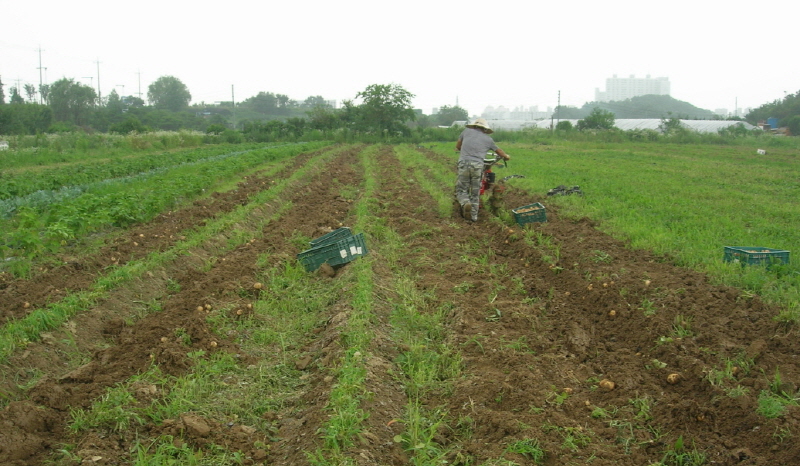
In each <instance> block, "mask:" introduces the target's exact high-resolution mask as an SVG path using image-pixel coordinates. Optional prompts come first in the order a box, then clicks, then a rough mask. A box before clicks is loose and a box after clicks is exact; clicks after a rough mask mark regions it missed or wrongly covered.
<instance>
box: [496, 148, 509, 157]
mask: <svg viewBox="0 0 800 466" xmlns="http://www.w3.org/2000/svg"><path fill="white" fill-rule="evenodd" d="M495 152H497V155H499V156H500V157H503V159H505V160H511V156H510V155H508V154H506V152H505V151H504V150H503V149H501V148H499V147H498V148H497V150H496V151H495Z"/></svg>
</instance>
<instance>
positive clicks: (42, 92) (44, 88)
mask: <svg viewBox="0 0 800 466" xmlns="http://www.w3.org/2000/svg"><path fill="white" fill-rule="evenodd" d="M49 95H50V85H49V84H42V85H41V86H39V96H40V97H41V98H42V102H47V99H48V96H49Z"/></svg>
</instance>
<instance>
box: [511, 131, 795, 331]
mask: <svg viewBox="0 0 800 466" xmlns="http://www.w3.org/2000/svg"><path fill="white" fill-rule="evenodd" d="M508 150H513V152H514V153H515V155H516V157H515V169H516V170H518V171H519V172H520V173H523V174H525V176H526V177H525V178H524V179H520V180H517V181H516V183H517V184H518V185H519V186H521V187H522V188H527V189H529V190H530V191H531V192H542V191H543V188H542V187H548V186H557V185H559V184H579V185H580V186H581V188H582V189H583V190H584V192H585V193H586V195H585V196H583V197H579V198H578V197H573V196H562V197H559V198H553V199H551V200H549V202H550V203H552V204H555V205H557V206H558V207H559V213H560V214H561V215H566V216H568V217H582V216H588V217H591V218H592V219H594V220H597V221H599V222H600V227H601V229H603V230H605V231H607V232H609V233H611V234H612V235H615V236H617V237H621V238H623V239H625V240H626V241H628V242H629V243H630V244H631V246H632V247H633V248H634V249H637V248H642V249H648V250H651V251H655V252H656V253H663V254H667V255H669V256H671V257H673V258H675V260H676V261H677V262H678V263H679V264H681V265H687V266H690V267H693V268H696V269H698V270H701V271H704V272H707V273H709V274H711V275H712V276H714V277H716V278H717V280H719V281H720V282H723V283H725V284H727V285H731V286H736V287H739V288H743V289H746V290H752V291H754V292H756V293H759V294H762V295H763V296H764V297H766V298H767V299H768V300H770V301H773V302H776V303H779V304H781V305H782V306H784V307H785V308H786V309H788V310H790V312H787V314H786V315H782V316H780V317H781V319H783V320H786V321H789V322H791V323H797V322H798V320H797V319H798V317H800V311H798V309H799V308H798V303H800V273H799V272H800V266H798V265H790V266H788V267H779V268H774V269H770V270H767V269H766V268H764V267H741V266H739V265H733V264H729V263H724V262H723V261H722V256H723V247H724V246H736V245H738V246H741V245H750V246H764V247H772V248H775V249H784V250H789V251H791V250H795V251H798V250H800V231H798V230H797V229H796V228H794V227H793V225H792V222H791V221H790V220H789V219H792V218H797V217H798V216H800V204H798V203H797V202H795V201H794V199H796V196H797V188H796V180H797V179H798V177H800V164H799V163H798V162H797V159H796V157H795V156H794V155H793V154H794V152H793V151H792V150H790V149H788V148H780V149H776V150H775V151H774V152H773V151H771V153H770V156H769V157H763V156H759V155H757V154H756V151H755V149H754V148H753V147H752V146H749V145H739V146H737V145H721V146H713V145H702V144H682V145H670V144H663V143H662V144H637V143H620V144H614V143H598V142H577V141H555V142H553V144H552V145H549V146H548V147H547V150H545V151H543V150H541V149H540V146H533V145H525V144H515V145H511V146H510V147H509V148H508ZM733 190H735V191H736V192H737V194H736V195H735V196H734V195H731V193H732V191H733ZM739 193H741V194H739ZM595 258H596V260H598V261H602V260H605V258H604V257H603V256H602V254H599V255H595ZM775 269H778V270H775Z"/></svg>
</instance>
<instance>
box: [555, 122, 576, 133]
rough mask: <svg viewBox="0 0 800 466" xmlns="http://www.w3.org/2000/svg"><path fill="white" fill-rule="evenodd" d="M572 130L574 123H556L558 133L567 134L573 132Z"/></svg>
mask: <svg viewBox="0 0 800 466" xmlns="http://www.w3.org/2000/svg"><path fill="white" fill-rule="evenodd" d="M572 128H573V126H572V123H571V122H570V121H569V120H564V121H559V122H558V123H556V131H564V132H565V133H568V132H570V131H572Z"/></svg>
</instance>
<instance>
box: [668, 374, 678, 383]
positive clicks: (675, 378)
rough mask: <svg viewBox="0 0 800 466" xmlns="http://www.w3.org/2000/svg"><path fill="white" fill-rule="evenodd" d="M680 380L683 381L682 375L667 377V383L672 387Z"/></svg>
mask: <svg viewBox="0 0 800 466" xmlns="http://www.w3.org/2000/svg"><path fill="white" fill-rule="evenodd" d="M680 380H681V375H680V374H676V373H672V374H670V375H668V376H667V383H668V384H670V385H675V384H676V383H678V382H679V381H680Z"/></svg>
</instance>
